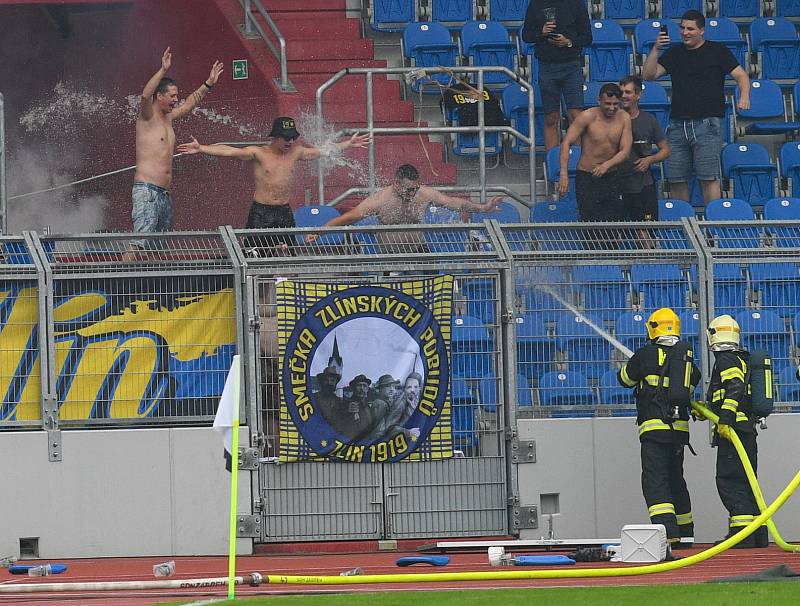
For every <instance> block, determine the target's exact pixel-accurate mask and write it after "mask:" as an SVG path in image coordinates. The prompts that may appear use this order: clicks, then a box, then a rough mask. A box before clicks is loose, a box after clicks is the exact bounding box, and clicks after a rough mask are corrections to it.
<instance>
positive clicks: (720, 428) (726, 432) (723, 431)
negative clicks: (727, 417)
mask: <svg viewBox="0 0 800 606" xmlns="http://www.w3.org/2000/svg"><path fill="white" fill-rule="evenodd" d="M717 433H718V434H719V436H720V437H721V438H725V439H726V440H728V442H730V441H731V433H733V429H732V428H731V426H730V425H723V424H722V423H720V424H719V425H717Z"/></svg>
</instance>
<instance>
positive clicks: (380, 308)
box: [276, 276, 453, 463]
mask: <svg viewBox="0 0 800 606" xmlns="http://www.w3.org/2000/svg"><path fill="white" fill-rule="evenodd" d="M276 290H277V303H278V346H279V360H280V365H281V408H280V456H279V460H280V461H281V462H295V461H334V460H338V461H347V462H351V463H386V462H394V461H401V460H407V461H430V460H435V459H444V458H449V457H452V456H453V436H452V429H451V424H450V401H449V396H448V389H447V388H448V384H449V377H450V358H449V352H450V317H451V314H452V307H453V276H437V277H431V278H426V279H419V280H409V281H405V282H397V283H392V284H390V285H380V284H370V285H355V284H330V283H315V282H299V281H293V280H282V281H279V282H278V283H277V285H276Z"/></svg>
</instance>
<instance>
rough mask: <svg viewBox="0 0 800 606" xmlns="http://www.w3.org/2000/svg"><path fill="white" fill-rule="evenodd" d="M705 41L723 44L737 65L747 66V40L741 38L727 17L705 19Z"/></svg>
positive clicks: (734, 24)
mask: <svg viewBox="0 0 800 606" xmlns="http://www.w3.org/2000/svg"><path fill="white" fill-rule="evenodd" d="M705 39H706V40H712V41H714V42H720V43H722V44H724V45H725V47H726V48H727V49H728V50H730V51H731V52H732V53H733V56H734V57H736V60H737V61H738V62H739V65H742V66H747V64H748V58H747V40H745V39H744V38H742V34H741V32H740V31H739V27H738V26H737V25H736V23H734V22H733V21H731V20H730V19H728V18H727V17H725V16H720V17H713V18H708V19H706V27H705ZM745 69H746V67H745ZM729 75H730V74H729Z"/></svg>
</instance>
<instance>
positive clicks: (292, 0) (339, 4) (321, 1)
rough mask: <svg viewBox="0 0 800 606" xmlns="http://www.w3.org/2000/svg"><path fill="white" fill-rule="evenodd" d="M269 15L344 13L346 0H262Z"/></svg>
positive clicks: (273, 16)
mask: <svg viewBox="0 0 800 606" xmlns="http://www.w3.org/2000/svg"><path fill="white" fill-rule="evenodd" d="M261 4H263V5H264V8H265V9H267V12H268V13H269V15H270V17H272V18H273V19H274V18H275V14H279V13H299V14H302V13H308V12H311V11H313V12H331V13H340V14H344V11H345V9H347V0H262V2H261Z"/></svg>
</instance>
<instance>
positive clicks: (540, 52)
mask: <svg viewBox="0 0 800 606" xmlns="http://www.w3.org/2000/svg"><path fill="white" fill-rule="evenodd" d="M522 39H523V40H525V41H526V42H532V43H534V44H535V45H536V46H535V49H534V52H535V54H536V59H537V60H538V61H539V89H540V90H541V93H542V109H543V110H544V146H545V148H546V149H551V148H553V147H556V146H557V145H558V132H559V128H558V127H559V122H560V120H561V99H562V97H563V99H564V104H565V105H566V108H567V113H568V115H569V121H570V123H572V122H574V121H575V119H576V118H577V117H578V114H580V113H581V111H582V110H583V58H582V57H581V49H583V47H585V46H589V45H590V44H591V43H592V28H591V24H590V22H589V13H588V12H587V10H586V5H585V4H584V0H531V2H530V4H529V5H528V12H527V13H526V14H525V24H524V25H523V26H522Z"/></svg>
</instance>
